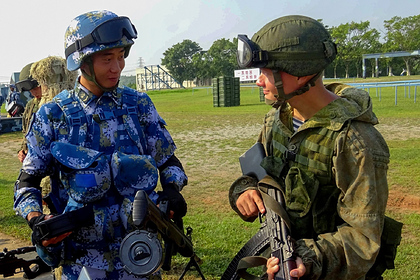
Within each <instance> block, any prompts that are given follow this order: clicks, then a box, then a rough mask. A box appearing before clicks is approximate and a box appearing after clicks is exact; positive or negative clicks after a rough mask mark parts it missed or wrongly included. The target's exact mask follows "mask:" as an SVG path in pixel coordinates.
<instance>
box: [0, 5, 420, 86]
mask: <svg viewBox="0 0 420 280" xmlns="http://www.w3.org/2000/svg"><path fill="white" fill-rule="evenodd" d="M4 2H6V3H7V4H6V3H4ZM4 2H2V5H1V9H0V11H1V13H0V37H1V41H0V82H8V81H9V80H10V76H11V74H12V72H19V71H20V70H21V69H22V68H23V67H24V66H25V65H26V64H28V63H30V62H35V61H38V60H40V59H43V58H45V57H47V56H49V55H58V56H64V32H65V30H66V28H67V26H68V25H69V23H70V21H71V20H72V19H73V18H75V17H76V16H78V15H80V14H83V13H85V12H88V11H93V10H103V9H106V10H110V11H112V12H114V13H116V14H118V15H119V16H128V17H129V18H130V19H131V21H132V22H133V23H134V25H135V26H136V28H137V31H138V33H139V34H138V38H137V40H136V41H135V44H134V46H133V47H132V48H131V51H130V56H129V57H128V58H127V60H126V69H125V71H124V72H123V74H126V75H128V74H131V73H133V71H132V70H134V69H135V68H136V66H137V64H138V61H139V58H140V57H141V58H142V59H143V60H144V62H145V64H146V65H156V64H160V62H161V58H162V54H163V52H164V51H165V50H167V49H168V48H170V47H172V46H173V45H175V44H177V43H180V42H182V41H183V40H184V39H190V40H192V41H194V42H197V43H198V44H199V45H200V46H201V47H202V48H203V49H204V50H207V49H209V48H210V46H211V45H212V43H213V42H214V41H215V40H217V39H221V38H226V39H229V40H232V39H233V38H234V37H236V36H237V34H238V33H243V34H248V35H249V36H252V35H253V34H254V33H255V32H256V31H258V30H259V29H260V28H261V27H262V26H263V25H264V24H266V23H268V22H269V21H271V20H273V19H275V18H278V17H280V16H284V15H290V14H300V15H306V16H310V17H312V18H315V19H323V22H324V24H326V25H328V26H338V25H340V24H342V23H347V22H351V21H355V22H360V21H366V20H369V21H370V23H371V26H372V27H374V28H376V29H378V30H379V31H380V32H381V33H383V32H384V31H385V30H384V28H383V23H384V20H389V19H391V18H392V17H393V16H400V17H407V16H413V15H418V14H420V4H419V1H418V0H119V1H115V0H113V1H110V0H97V1H94V0H71V1H59V0H36V1H34V0H14V1H4Z"/></svg>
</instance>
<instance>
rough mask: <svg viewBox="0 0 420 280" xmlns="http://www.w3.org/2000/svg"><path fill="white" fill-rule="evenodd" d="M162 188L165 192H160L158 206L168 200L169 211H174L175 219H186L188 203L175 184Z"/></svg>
mask: <svg viewBox="0 0 420 280" xmlns="http://www.w3.org/2000/svg"><path fill="white" fill-rule="evenodd" d="M162 188H163V190H162V191H159V192H158V195H159V198H158V200H157V204H159V203H160V202H161V201H165V200H166V201H168V208H169V210H172V211H174V218H175V219H180V218H182V217H184V216H185V215H186V214H187V203H186V202H185V199H184V197H183V196H182V194H181V193H180V192H179V191H178V190H177V187H176V186H175V185H174V184H167V185H165V186H163V187H162Z"/></svg>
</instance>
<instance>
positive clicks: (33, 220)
mask: <svg viewBox="0 0 420 280" xmlns="http://www.w3.org/2000/svg"><path fill="white" fill-rule="evenodd" d="M45 216H46V215H45V214H41V215H40V216H36V217H32V218H31V219H30V220H29V221H28V225H29V227H30V228H31V229H32V230H34V226H35V225H36V224H37V223H40V222H42V221H43V220H44V219H45Z"/></svg>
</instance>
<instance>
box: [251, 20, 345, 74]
mask: <svg viewBox="0 0 420 280" xmlns="http://www.w3.org/2000/svg"><path fill="white" fill-rule="evenodd" d="M251 40H252V42H254V43H256V44H257V45H258V46H259V48H260V49H261V50H263V51H267V53H268V62H267V65H266V66H264V67H265V68H271V69H278V70H280V71H283V72H286V73H288V74H290V75H293V76H297V77H303V76H309V75H313V74H316V73H319V72H321V71H323V70H324V69H325V68H326V67H327V66H328V65H329V64H330V63H331V62H332V61H333V60H334V59H335V57H336V55H337V48H336V45H335V43H334V42H333V41H332V39H331V36H330V34H329V33H328V31H327V30H326V29H325V27H324V26H323V25H322V23H320V22H318V21H316V20H314V19H312V18H309V17H306V16H300V15H290V16H284V17H280V18H278V19H275V20H273V21H271V22H269V23H268V24H266V25H265V26H264V27H263V28H261V29H260V30H259V31H258V32H257V33H255V34H254V36H253V37H252V39H251Z"/></svg>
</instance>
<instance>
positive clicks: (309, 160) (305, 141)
mask: <svg viewBox="0 0 420 280" xmlns="http://www.w3.org/2000/svg"><path fill="white" fill-rule="evenodd" d="M339 133H340V131H332V130H330V129H327V128H325V127H317V128H308V129H305V130H302V131H299V132H297V133H294V134H293V133H292V132H291V131H290V130H289V129H288V128H287V127H286V126H285V125H284V124H283V123H282V122H274V123H273V127H272V137H273V138H272V141H271V145H272V155H269V156H267V157H266V158H265V159H264V160H263V163H262V166H263V167H264V168H265V169H266V170H267V172H268V174H270V175H271V176H273V177H274V178H276V179H277V181H278V182H284V183H282V186H283V187H284V193H285V202H286V207H287V211H288V214H289V216H290V220H291V223H292V227H293V232H294V233H295V234H297V236H294V238H296V239H300V238H315V237H316V236H317V235H319V234H321V233H325V232H331V231H335V230H336V226H337V225H339V224H341V223H342V222H343V221H342V220H341V218H340V217H339V216H338V213H337V211H336V208H337V199H338V195H339V194H340V190H339V189H338V188H337V187H336V186H335V183H334V178H333V176H332V156H333V152H334V143H335V140H336V138H337V136H338V134H339ZM315 197H316V200H315ZM333 213H335V214H333ZM326 217H328V218H327V219H326Z"/></svg>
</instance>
